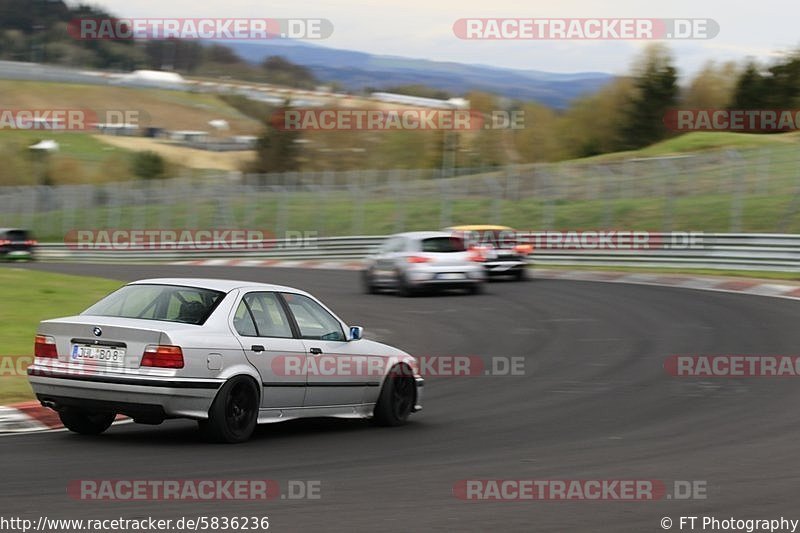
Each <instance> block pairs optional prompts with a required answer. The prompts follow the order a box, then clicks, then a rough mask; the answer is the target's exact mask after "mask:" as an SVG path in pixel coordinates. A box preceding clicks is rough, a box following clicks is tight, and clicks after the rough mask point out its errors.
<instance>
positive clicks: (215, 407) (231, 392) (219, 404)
mask: <svg viewBox="0 0 800 533" xmlns="http://www.w3.org/2000/svg"><path fill="white" fill-rule="evenodd" d="M258 407H259V393H258V387H257V385H256V383H255V381H253V380H252V379H251V378H249V377H245V376H237V377H235V378H233V379H230V380H228V382H227V383H225V385H223V386H222V388H221V389H220V391H219V393H218V394H217V397H216V398H215V399H214V403H213V404H211V409H209V411H208V420H201V421H200V431H201V432H202V433H203V435H204V436H205V437H206V439H208V440H210V441H212V442H221V443H228V444H236V443H240V442H245V441H247V440H248V439H249V438H250V436H251V435H252V434H253V431H254V430H255V428H256V423H257V421H258Z"/></svg>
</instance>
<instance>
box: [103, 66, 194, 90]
mask: <svg viewBox="0 0 800 533" xmlns="http://www.w3.org/2000/svg"><path fill="white" fill-rule="evenodd" d="M119 83H121V84H123V85H131V86H134V87H156V88H159V89H183V88H184V87H185V85H186V83H187V82H186V80H185V79H184V77H183V76H181V75H180V74H178V73H177V72H166V71H163V70H134V71H133V72H131V73H129V74H123V75H122V76H120V77H119Z"/></svg>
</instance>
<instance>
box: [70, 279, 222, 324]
mask: <svg viewBox="0 0 800 533" xmlns="http://www.w3.org/2000/svg"><path fill="white" fill-rule="evenodd" d="M224 297H225V293H224V292H219V291H212V290H209V289H200V288H196V287H181V286H175V285H126V286H124V287H122V288H121V289H119V290H118V291H116V292H113V293H111V294H109V295H108V296H106V297H105V298H103V299H102V300H100V301H99V302H97V303H96V304H94V305H93V306H91V307H90V308H89V309H87V310H86V311H84V312H83V313H81V314H83V315H91V316H113V317H121V318H141V319H145V320H163V321H166V322H181V323H184V324H197V325H200V324H203V323H205V321H206V320H207V319H208V317H209V316H211V313H212V312H213V311H214V309H215V308H216V307H217V305H218V304H219V302H221V301H222V299H223V298H224Z"/></svg>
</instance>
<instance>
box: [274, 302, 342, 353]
mask: <svg viewBox="0 0 800 533" xmlns="http://www.w3.org/2000/svg"><path fill="white" fill-rule="evenodd" d="M283 297H284V299H285V300H286V303H287V304H289V309H291V310H292V314H293V315H294V319H295V320H296V321H297V326H298V327H299V328H300V335H301V336H302V337H303V338H304V339H319V340H325V341H344V340H345V336H344V331H342V325H341V324H340V323H339V321H338V320H336V319H335V318H334V317H333V316H331V314H330V313H329V312H328V311H326V310H325V308H324V307H322V306H321V305H319V304H318V303H317V302H315V301H314V300H312V299H311V298H308V297H307V296H303V295H300V294H287V293H284V294H283Z"/></svg>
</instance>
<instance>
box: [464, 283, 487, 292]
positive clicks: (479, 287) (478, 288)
mask: <svg viewBox="0 0 800 533" xmlns="http://www.w3.org/2000/svg"><path fill="white" fill-rule="evenodd" d="M467 290H468V291H469V293H470V294H481V293H482V292H483V283H473V284H472V285H470V286H469V289H467Z"/></svg>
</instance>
